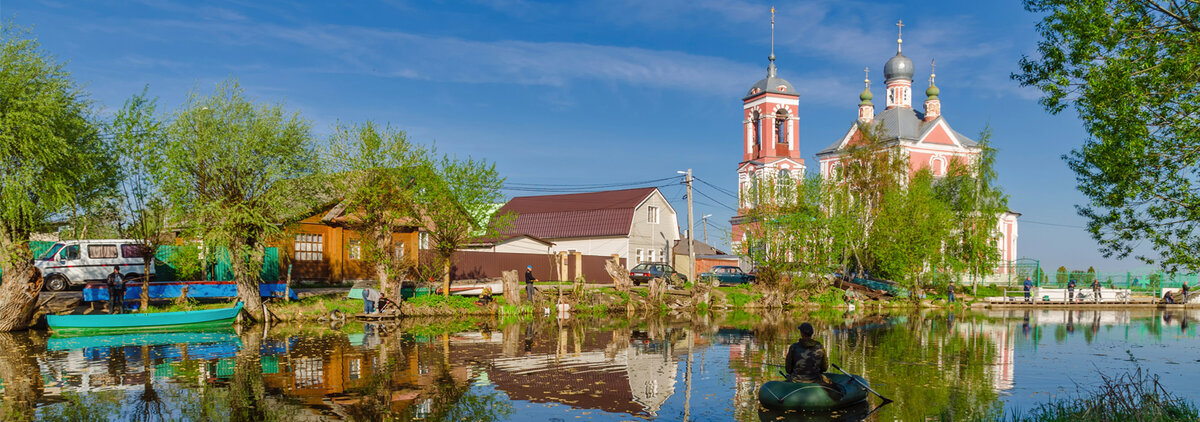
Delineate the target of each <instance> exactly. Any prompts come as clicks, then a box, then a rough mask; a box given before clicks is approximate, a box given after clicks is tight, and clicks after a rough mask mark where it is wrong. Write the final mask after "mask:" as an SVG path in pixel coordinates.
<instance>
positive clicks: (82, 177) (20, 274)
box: [0, 24, 117, 331]
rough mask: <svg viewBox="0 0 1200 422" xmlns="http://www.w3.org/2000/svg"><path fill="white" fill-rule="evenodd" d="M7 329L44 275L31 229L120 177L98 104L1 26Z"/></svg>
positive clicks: (0, 323) (0, 236) (0, 195)
mask: <svg viewBox="0 0 1200 422" xmlns="http://www.w3.org/2000/svg"><path fill="white" fill-rule="evenodd" d="M0 43H2V46H0V271H3V280H2V281H0V331H12V330H20V329H24V328H26V327H28V326H29V324H30V322H31V320H32V318H33V312H34V309H35V305H36V302H37V296H38V292H39V291H40V290H41V288H42V283H41V275H40V274H38V272H37V270H36V269H34V268H33V266H32V265H31V263H32V261H33V258H34V257H33V253H32V252H31V251H30V249H29V237H30V234H32V233H35V232H38V231H43V230H47V229H48V227H49V226H50V225H49V223H50V222H51V221H53V220H56V219H57V218H56V217H61V216H62V214H63V213H65V212H66V211H67V210H69V209H71V208H72V207H74V206H77V205H79V204H78V203H77V202H76V199H77V198H96V197H100V196H104V195H100V194H98V193H101V192H109V193H111V192H112V191H113V189H114V187H115V184H116V181H117V175H116V172H115V168H114V166H113V165H112V163H110V162H108V160H107V157H108V151H109V145H108V144H109V143H108V141H107V140H106V139H105V138H104V137H102V136H101V135H100V133H99V130H98V129H97V124H96V123H95V119H94V118H93V115H92V104H91V102H90V101H89V100H88V99H87V97H86V96H85V94H84V93H83V92H82V91H80V89H79V87H78V86H77V85H76V84H75V82H74V81H72V80H71V76H70V74H69V73H67V71H66V70H64V69H63V65H62V64H61V63H58V62H56V61H55V60H54V58H53V57H51V56H49V55H48V54H47V53H45V52H43V51H42V50H41V49H40V48H39V46H38V44H37V42H36V41H35V40H33V39H30V38H27V37H26V33H25V32H23V31H22V30H20V29H18V28H16V27H14V26H12V25H9V24H4V25H3V27H0Z"/></svg>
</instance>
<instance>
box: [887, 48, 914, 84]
mask: <svg viewBox="0 0 1200 422" xmlns="http://www.w3.org/2000/svg"><path fill="white" fill-rule="evenodd" d="M883 77H884V78H885V79H884V83H887V82H891V81H893V80H896V79H904V80H909V81H911V80H912V77H913V62H912V60H909V58H908V57H904V55H903V54H900V52H899V51H897V52H896V56H895V57H892V58H890V59H888V61H887V63H885V64H884V65H883Z"/></svg>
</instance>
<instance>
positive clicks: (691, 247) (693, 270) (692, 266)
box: [685, 169, 698, 282]
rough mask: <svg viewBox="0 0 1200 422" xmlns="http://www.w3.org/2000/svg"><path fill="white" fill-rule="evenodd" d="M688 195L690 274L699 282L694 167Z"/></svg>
mask: <svg viewBox="0 0 1200 422" xmlns="http://www.w3.org/2000/svg"><path fill="white" fill-rule="evenodd" d="M685 181H686V182H687V196H688V268H689V272H688V274H690V275H691V277H692V282H697V281H698V280H697V279H696V240H695V239H696V226H695V224H693V220H692V169H688V171H687V179H686V180H685Z"/></svg>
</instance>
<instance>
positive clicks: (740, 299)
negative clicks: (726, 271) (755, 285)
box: [717, 284, 761, 308]
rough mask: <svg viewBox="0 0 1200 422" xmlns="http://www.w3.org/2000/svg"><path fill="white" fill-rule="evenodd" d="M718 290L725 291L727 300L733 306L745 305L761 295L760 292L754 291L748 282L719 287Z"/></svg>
mask: <svg viewBox="0 0 1200 422" xmlns="http://www.w3.org/2000/svg"><path fill="white" fill-rule="evenodd" d="M717 290H718V291H721V292H723V293H725V301H726V302H727V303H728V304H729V306H731V307H733V308H741V307H744V306H746V305H747V304H749V303H750V302H753V301H755V300H758V298H759V297H761V296H760V295H759V294H757V293H753V292H752V291H751V290H750V285H748V284H745V285H741V286H733V287H717Z"/></svg>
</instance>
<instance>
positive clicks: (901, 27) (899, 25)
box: [896, 19, 904, 37]
mask: <svg viewBox="0 0 1200 422" xmlns="http://www.w3.org/2000/svg"><path fill="white" fill-rule="evenodd" d="M896 27H897V28H899V31H897V33H898V34H900V36H901V37H903V35H904V20H903V19H901V20H898V21H896Z"/></svg>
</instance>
